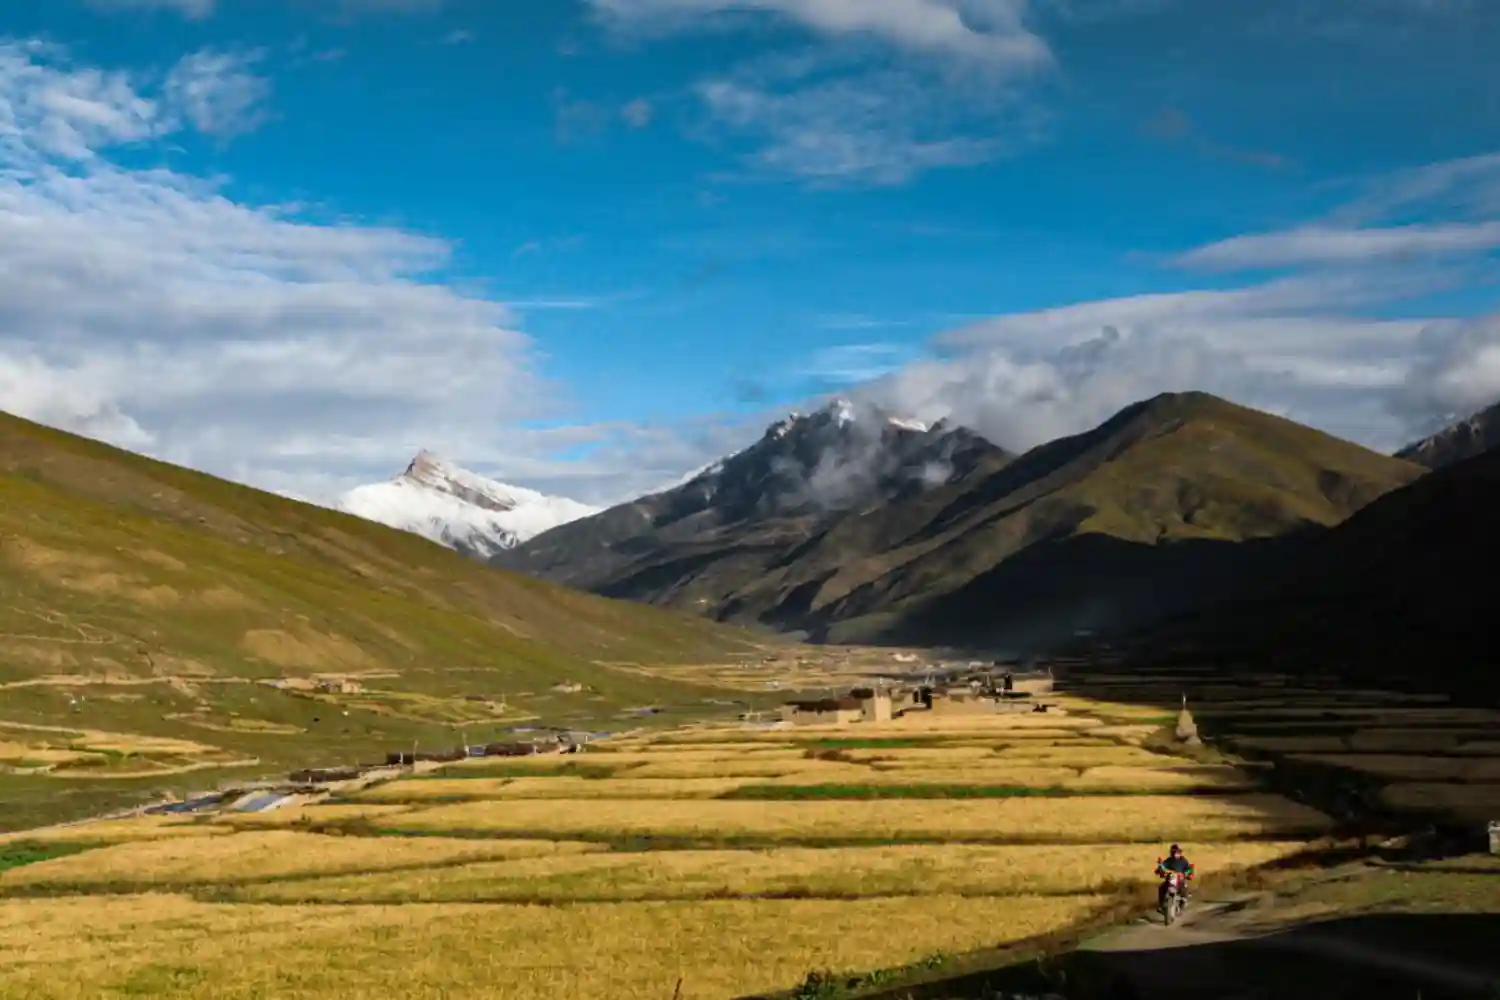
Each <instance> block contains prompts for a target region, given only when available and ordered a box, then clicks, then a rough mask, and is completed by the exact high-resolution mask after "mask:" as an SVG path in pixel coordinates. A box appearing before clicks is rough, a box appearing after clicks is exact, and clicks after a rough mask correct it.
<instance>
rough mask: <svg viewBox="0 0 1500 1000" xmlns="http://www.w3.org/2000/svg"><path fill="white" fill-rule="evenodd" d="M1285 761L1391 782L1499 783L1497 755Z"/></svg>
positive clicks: (1316, 757)
mask: <svg viewBox="0 0 1500 1000" xmlns="http://www.w3.org/2000/svg"><path fill="white" fill-rule="evenodd" d="M1287 759H1288V760H1292V761H1306V762H1308V763H1313V764H1326V765H1328V766H1330V767H1338V768H1345V769H1347V770H1350V771H1358V772H1359V773H1360V774H1368V775H1371V776H1373V777H1376V778H1386V779H1390V780H1392V781H1472V782H1500V757H1478V758H1463V757H1432V756H1421V757H1418V756H1401V755H1396V754H1373V753H1369V754H1358V753H1348V754H1332V753H1330V754H1297V755H1293V756H1291V757H1289V758H1287Z"/></svg>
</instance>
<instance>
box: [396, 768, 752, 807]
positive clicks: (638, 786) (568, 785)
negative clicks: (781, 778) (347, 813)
mask: <svg viewBox="0 0 1500 1000" xmlns="http://www.w3.org/2000/svg"><path fill="white" fill-rule="evenodd" d="M627 773H628V772H627ZM755 780H756V779H754V778H631V777H622V778H579V777H575V776H572V775H538V776H536V777H525V778H470V779H467V780H465V779H454V780H451V781H445V780H442V779H437V780H433V781H402V782H397V783H395V784H391V785H385V786H383V787H382V796H381V797H382V798H385V799H388V800H392V801H406V802H421V801H423V800H424V799H428V800H430V799H446V798H458V797H464V798H469V799H474V800H480V799H711V798H713V797H715V796H717V795H723V794H724V793H725V792H731V791H734V790H735V789H736V788H739V787H740V786H742V785H744V784H746V783H748V782H753V781H755Z"/></svg>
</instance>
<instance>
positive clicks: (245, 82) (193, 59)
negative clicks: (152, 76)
mask: <svg viewBox="0 0 1500 1000" xmlns="http://www.w3.org/2000/svg"><path fill="white" fill-rule="evenodd" d="M260 58H261V56H260V53H255V52H251V53H235V52H214V51H211V50H204V51H202V52H195V53H193V54H192V55H189V56H186V57H185V58H183V59H182V61H181V62H179V63H178V64H177V66H176V67H175V68H173V70H172V72H171V74H170V75H168V77H167V81H166V84H165V86H164V88H163V93H164V95H165V97H166V99H167V100H168V101H170V102H172V103H173V104H174V105H176V106H177V107H178V108H180V109H181V110H182V113H183V114H184V115H186V116H187V119H188V120H189V121H190V122H192V124H193V126H194V127H195V128H196V129H197V130H198V131H199V132H202V133H203V134H204V135H213V136H221V137H226V138H227V137H229V136H234V135H238V134H240V133H243V132H249V131H252V130H254V129H255V128H256V127H258V126H259V125H260V124H261V123H262V121H264V118H265V112H264V110H263V107H262V102H264V101H265V99H266V98H267V97H268V96H269V95H270V92H271V85H270V83H269V82H268V81H267V80H265V79H264V78H263V77H259V76H256V75H255V74H254V73H252V72H250V67H251V66H253V65H254V64H255V63H256V62H257V61H258V60H259V59H260Z"/></svg>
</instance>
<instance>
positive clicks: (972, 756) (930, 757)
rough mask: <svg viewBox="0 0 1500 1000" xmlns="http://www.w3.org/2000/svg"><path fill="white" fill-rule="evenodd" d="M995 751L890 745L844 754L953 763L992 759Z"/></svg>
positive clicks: (863, 758) (870, 758)
mask: <svg viewBox="0 0 1500 1000" xmlns="http://www.w3.org/2000/svg"><path fill="white" fill-rule="evenodd" d="M995 752H996V751H995V748H994V747H986V746H980V747H976V746H951V747H942V748H938V747H916V748H913V747H890V748H882V749H878V750H875V749H871V750H845V751H844V756H846V757H847V758H848V759H850V760H853V761H875V760H879V761H937V762H939V763H943V764H953V763H957V762H960V761H966V760H969V761H976V760H988V759H993V758H994V756H995Z"/></svg>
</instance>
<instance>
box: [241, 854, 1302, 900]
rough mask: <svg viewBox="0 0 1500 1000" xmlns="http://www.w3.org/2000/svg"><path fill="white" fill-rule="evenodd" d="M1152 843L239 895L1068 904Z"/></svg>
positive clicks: (352, 882) (496, 870)
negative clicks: (955, 898) (1062, 900)
mask: <svg viewBox="0 0 1500 1000" xmlns="http://www.w3.org/2000/svg"><path fill="white" fill-rule="evenodd" d="M1184 846H1185V849H1186V850H1187V851H1189V852H1190V854H1191V856H1192V857H1193V858H1194V859H1195V861H1197V863H1198V864H1199V865H1200V866H1201V867H1202V868H1203V869H1204V870H1205V871H1214V872H1220V873H1223V872H1228V871H1231V870H1233V869H1236V868H1243V867H1253V866H1256V865H1261V864H1265V863H1268V862H1271V861H1275V860H1277V859H1280V858H1284V857H1288V856H1290V855H1293V854H1296V853H1297V852H1299V851H1300V850H1302V849H1303V848H1304V846H1305V845H1304V844H1302V843H1300V842H1296V841H1288V842H1280V843H1276V842H1273V843H1257V844H1186V845H1184ZM1156 858H1157V854H1156V853H1155V851H1154V849H1153V848H1151V847H1150V846H1120V845H1109V844H1101V845H1095V846H1093V847H1089V848H1085V849H1082V850H1080V849H1079V848H1077V847H975V846H921V847H912V846H906V847H853V848H831V849H821V850H820V849H808V848H782V849H778V850H773V851H656V852H649V853H641V854H588V855H576V856H570V857H550V858H528V859H524V860H518V861H507V862H483V863H475V864H467V865H462V866H457V867H447V868H442V869H434V870H431V871H405V872H401V873H399V874H391V875H378V876H372V875H359V876H345V877H332V878H319V879H308V880H303V881H297V882H278V883H276V884H273V885H256V886H245V887H243V888H241V889H239V890H237V891H236V894H235V898H236V899H241V900H244V901H246V902H272V901H274V902H282V903H298V902H308V903H314V902H316V903H334V902H336V903H381V902H392V903H398V902H408V901H409V902H422V903H429V902H529V903H549V904H555V903H560V902H605V901H630V900H645V899H718V898H736V897H745V898H750V897H761V898H765V897H771V896H778V895H779V896H781V897H782V898H792V897H801V898H824V899H836V898H842V899H854V898H861V897H865V898H869V897H880V896H907V895H915V896H931V895H961V896H1007V895H1018V896H1025V895H1070V894H1077V893H1103V892H1112V891H1115V890H1116V889H1118V888H1119V887H1120V886H1121V885H1122V884H1126V883H1137V884H1140V883H1146V882H1150V881H1152V874H1151V872H1152V868H1153V866H1154V865H1155V863H1156Z"/></svg>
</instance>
